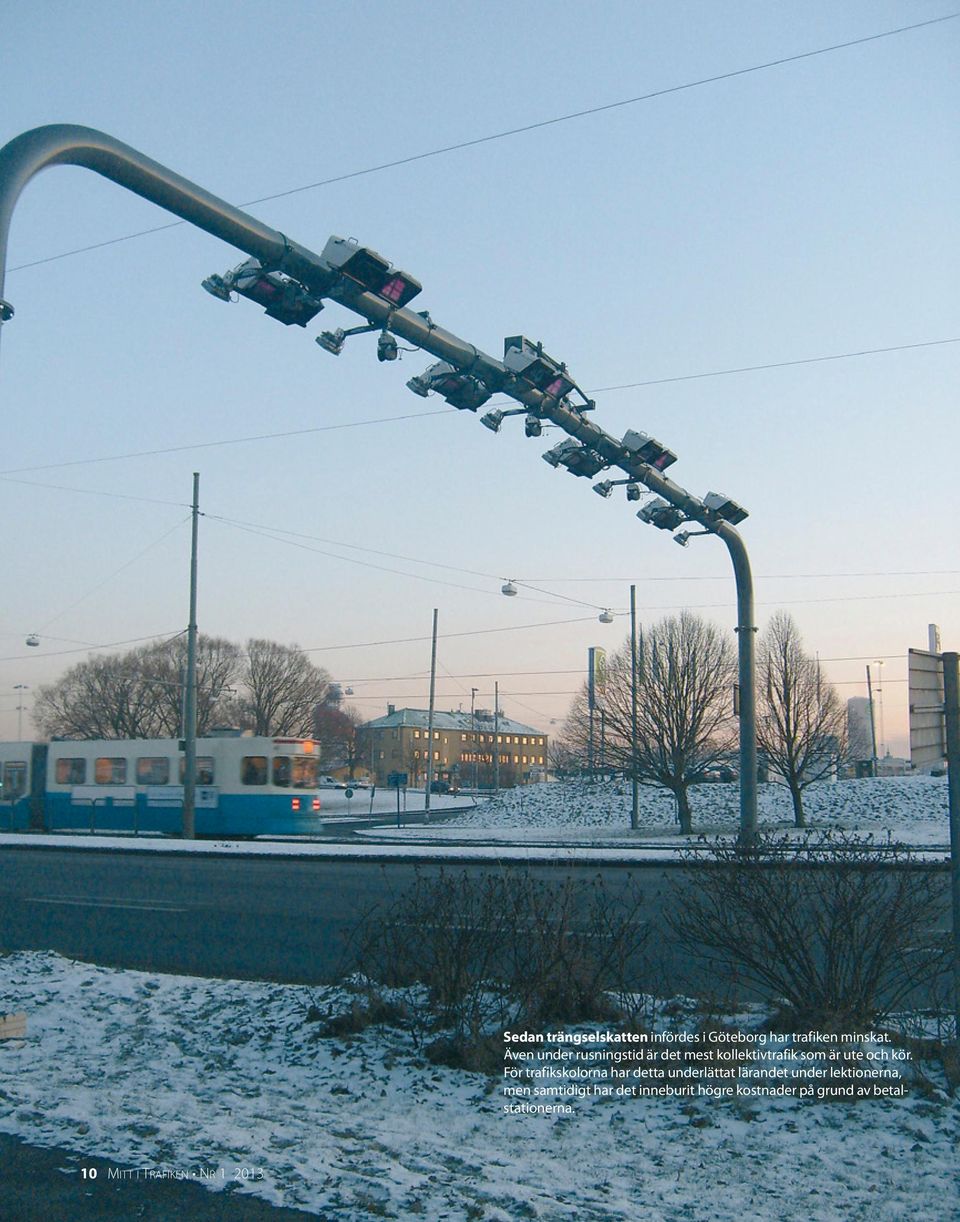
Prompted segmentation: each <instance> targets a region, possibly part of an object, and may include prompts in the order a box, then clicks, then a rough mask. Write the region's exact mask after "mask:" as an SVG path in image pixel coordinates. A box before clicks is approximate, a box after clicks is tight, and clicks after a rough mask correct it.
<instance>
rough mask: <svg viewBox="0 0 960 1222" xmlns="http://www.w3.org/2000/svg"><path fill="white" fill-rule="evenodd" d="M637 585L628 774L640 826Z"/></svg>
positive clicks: (634, 819)
mask: <svg viewBox="0 0 960 1222" xmlns="http://www.w3.org/2000/svg"><path fill="white" fill-rule="evenodd" d="M637 772H638V769H637V587H636V586H631V587H630V776H631V781H632V784H631V793H632V797H633V805H632V806H631V808H630V826H631V827H632V828H633V829H634V831H636V829H637V828H638V827H639V826H640V778H639V777H638V775H637Z"/></svg>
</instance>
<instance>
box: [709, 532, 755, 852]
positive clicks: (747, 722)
mask: <svg viewBox="0 0 960 1222" xmlns="http://www.w3.org/2000/svg"><path fill="white" fill-rule="evenodd" d="M716 533H717V534H718V535H719V536H720V538H721V539H722V540H723V541H724V543H726V545H727V551H728V552H729V553H730V559H731V560H732V561H733V572H734V576H735V577H736V581H737V629H736V631H737V655H738V670H739V675H738V678H739V683H740V844H741V846H742V847H743V848H749V847H750V845H751V844H753V843H754V842H755V841H756V839H757V702H756V665H757V664H756V657H755V648H754V642H755V640H756V634H757V628H756V625H755V624H754V622H753V615H754V611H753V577H752V575H751V572H750V559H749V557H748V556H747V549H746V547H745V546H744V543H743V540H742V539H741V538H740V536H739V534H738V533H737V532H736V531H735V530H734V529H733V527H732V526H727V525H726V524H725V523H724V524H721V525H720V526H718V527H717V528H716Z"/></svg>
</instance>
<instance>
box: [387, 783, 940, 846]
mask: <svg viewBox="0 0 960 1222" xmlns="http://www.w3.org/2000/svg"><path fill="white" fill-rule="evenodd" d="M739 801H740V791H739V787H738V786H737V785H724V784H711V785H695V786H694V787H693V788H692V789H691V790H690V805H691V807H692V809H693V823H694V833H695V835H707V836H708V837H709V836H716V835H725V834H735V833H736V831H737V829H738V827H739V820H740V808H739ZM639 804H640V812H639V814H640V817H639V832H640V835H641V836H642V837H643V838H645V839H648V838H649V837H651V836H665V837H669V836H676V835H677V834H678V827H677V821H676V803H675V802H674V799H673V796H672V795H671V794H670V793H669V792H668V791H667V790H665V789H657V788H653V787H650V786H641V787H640V803H639ZM631 807H632V794H631V789H630V785H629V782H626V783H625V782H623V781H622V780H618V781H597V782H596V783H594V784H590V783H588V782H586V781H582V780H571V781H555V782H551V783H549V784H545V785H529V786H526V787H522V788H517V789H510V790H505V791H504V792H503V793H502V794H500V796H499V797H497V798H493V799H490V800H489V801H486V802H481V804H480V805H479V806H478V807H477V809H476V810H474V811H470V812H466V813H464V814H461V815H457V816H455V817H454V818H452V819H450V820H449V821H445V822H444V823H443V825H442V828H436V829H433V831H432V833H431V839H433V838H434V837H437V838H440V837H449V838H453V837H457V838H460V839H474V838H476V839H484V840H485V839H492V840H497V839H501V838H509V839H512V840H517V839H530V840H534V841H535V840H537V839H545V838H549V839H552V840H557V839H560V840H562V839H570V840H573V841H580V842H583V841H586V840H596V841H599V842H602V841H603V840H605V839H610V838H618V839H622V838H624V837H625V836H630V835H631V834H632V836H633V837H636V836H637V833H636V832H633V833H631V832H630V814H631ZM804 810H805V812H806V817H807V825H808V827H809V828H810V829H811V830H812V831H822V830H825V829H833V830H837V831H845V832H849V833H852V834H857V835H864V836H872V837H873V838H874V840H877V841H881V842H886V841H887V840H896V841H901V842H903V843H906V844H915V845H930V846H933V845H936V846H944V847H948V846H949V843H950V827H949V818H948V811H947V782H946V779H945V778H944V777H929V776H911V777H879V778H876V779H867V780H856V781H838V782H835V783H827V782H823V783H818V784H815V785H811V786H810V788H809V789H807V790H805V792H804ZM757 814H758V823H759V825H760V828H761V830H762V831H766V832H770V833H773V834H776V833H778V832H783V831H785V830H789V829H790V828H792V827H793V804H792V803H791V801H790V794H789V792H788V791H787V789H786V788H785V787H784V786H782V785H771V784H767V785H760V786H759V789H758V795H757ZM422 833H423V829H422V828H411V829H409V832H408V833H406V834H408V835H410V836H413V835H417V834H422Z"/></svg>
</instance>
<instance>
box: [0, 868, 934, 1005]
mask: <svg viewBox="0 0 960 1222" xmlns="http://www.w3.org/2000/svg"><path fill="white" fill-rule="evenodd" d="M441 868H445V869H446V871H447V873H448V874H449V873H454V874H460V873H461V872H463V873H465V874H467V875H468V876H470V877H471V878H479V877H482V876H483V875H484V874H486V873H489V872H490V871H494V872H497V873H499V872H502V871H503V870H509V869H510V868H511V867H510V866H506V865H503V864H499V863H495V862H493V863H474V864H456V863H447V865H446V866H445V867H441V866H440V865H438V864H436V863H435V862H430V863H420V864H419V865H418V864H416V863H415V862H413V861H411V860H410V859H409V858H395V859H392V860H389V859H388V860H383V861H369V860H354V861H351V860H349V859H344V858H342V857H340V858H332V859H324V858H322V857H311V858H300V859H297V858H291V857H278V858H271V857H244V858H238V857H229V858H228V857H218V856H211V855H197V856H194V855H191V854H187V853H171V854H160V853H138V852H130V851H109V850H104V851H97V850H91V849H85V850H84V851H82V852H80V851H75V852H71V851H70V850H64V849H58V848H36V849H35V848H32V847H28V848H12V847H10V848H6V849H3V850H0V949H2V950H8V951H10V950H47V949H49V950H56V951H59V952H60V953H61V954H64V955H66V956H68V957H70V958H75V959H81V960H86V961H90V962H96V963H102V964H106V965H110V966H116V967H124V968H135V969H140V970H143V971H157V972H174V973H182V974H185V975H197V976H216V977H224V978H236V979H251V980H270V981H277V982H280V983H302V984H316V983H323V982H327V981H330V980H333V979H335V978H337V976H338V975H340V974H341V972H342V970H343V968H344V967H345V966H346V963H345V954H346V951H347V947H348V941H349V936H350V934H351V932H352V931H353V930H354V929H355V928H356V926H357V924H358V922H359V921H360V920H361V919H362V918H363V917H364V916H365V915H367V914H369V913H370V912H372V911H373V910H375V909H377V908H378V907H379V908H381V909H382V908H383V907H384V906H385V904H386V903H387V902H389V900H390V898H391V896H395V895H397V894H399V893H400V892H402V891H404V890H406V889H407V888H408V887H410V886H411V885H412V884H413V882H414V880H415V878H416V876H417V872H418V871H419V872H420V873H421V874H423V875H435V874H436V873H438V872H439V870H440V869H441ZM525 868H526V869H527V870H528V872H529V873H530V875H532V876H533V877H534V878H538V879H557V878H558V877H565V876H571V877H573V878H580V879H583V880H586V881H589V880H592V879H594V878H596V877H597V876H598V875H600V876H601V877H602V879H603V882H604V885H605V887H606V888H607V890H608V892H609V894H610V895H611V896H614V897H615V896H617V895H618V894H621V893H622V894H623V895H625V896H628V897H634V896H636V895H637V893H638V892H640V893H641V894H642V896H643V901H644V906H643V911H642V916H643V918H644V919H645V920H647V921H649V922H650V925H651V927H652V930H653V933H654V937H653V939H652V941H653V944H654V950H655V956H654V957H653V958H652V960H651V962H650V963H649V965H648V966H647V967H646V968H644V969H642V970H643V973H644V974H643V975H642V976H640V977H639V978H638V979H636V980H633V981H630V982H629V983H630V984H631V985H632V987H634V988H636V989H639V990H644V991H653V992H657V993H660V994H661V995H663V993H664V991H668V992H671V993H672V992H680V991H683V992H697V993H700V994H707V995H711V994H712V995H714V996H719V995H721V993H724V994H725V993H726V992H727V991H728V986H727V985H726V984H723V976H722V974H721V973H717V972H714V970H713V969H712V968H711V967H710V965H709V964H705V963H702V962H698V961H695V960H693V959H691V958H690V957H689V956H688V955H687V954H686V953H685V952H684V951H683V950H682V949H681V948H679V947H677V946H676V945H675V944H674V943H673V942H672V940H671V937H670V934H669V929H668V926H667V920H666V917H667V914H668V912H669V910H670V909H671V908H672V907H676V906H677V905H680V904H682V903H683V902H684V894H685V893H686V891H687V889H688V888H691V887H696V885H697V873H698V870H697V868H696V867H689V866H677V865H673V866H670V865H665V864H663V863H653V864H650V863H643V862H640V863H636V864H634V865H631V866H629V867H627V866H621V865H603V866H598V865H596V864H592V865H583V866H570V865H569V864H564V865H557V866H552V865H530V866H527V867H525ZM947 884H948V880H947V875H946V873H945V872H943V891H944V918H943V928H946V924H945V921H946V914H947V903H946V901H947ZM741 996H742V997H747V996H748V994H746V993H742V994H741Z"/></svg>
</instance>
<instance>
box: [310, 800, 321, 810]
mask: <svg viewBox="0 0 960 1222" xmlns="http://www.w3.org/2000/svg"><path fill="white" fill-rule="evenodd" d="M310 806H311V809H313V810H315V811H316V810H319V809H320V799H319V798H314V799H313V801H312V802H311V803H310Z"/></svg>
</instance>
